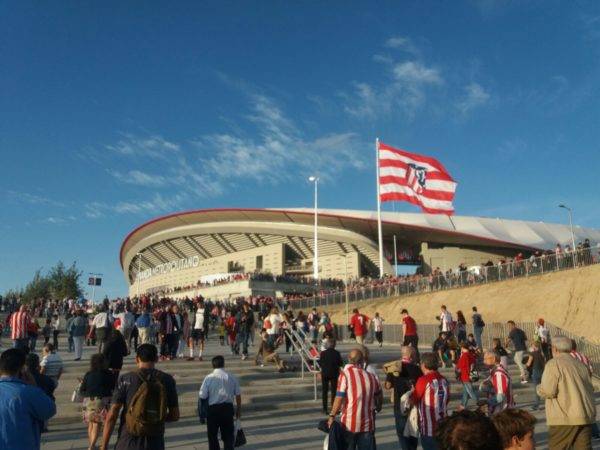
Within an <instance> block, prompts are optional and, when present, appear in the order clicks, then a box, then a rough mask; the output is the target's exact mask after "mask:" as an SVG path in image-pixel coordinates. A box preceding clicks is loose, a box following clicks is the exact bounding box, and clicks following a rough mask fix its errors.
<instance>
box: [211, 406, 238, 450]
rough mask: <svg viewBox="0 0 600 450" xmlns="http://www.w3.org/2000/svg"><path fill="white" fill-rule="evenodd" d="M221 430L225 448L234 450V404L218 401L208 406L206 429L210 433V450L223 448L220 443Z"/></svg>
mask: <svg viewBox="0 0 600 450" xmlns="http://www.w3.org/2000/svg"><path fill="white" fill-rule="evenodd" d="M219 430H221V439H223V448H224V449H225V450H233V443H234V436H233V432H234V427H233V404H232V403H218V404H216V405H210V406H209V407H208V414H207V416H206V431H207V433H208V450H221V446H220V445H219Z"/></svg>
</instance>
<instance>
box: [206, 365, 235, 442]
mask: <svg viewBox="0 0 600 450" xmlns="http://www.w3.org/2000/svg"><path fill="white" fill-rule="evenodd" d="M212 366H213V369H214V370H213V371H212V373H210V374H208V375H207V376H206V378H205V379H204V381H203V382H202V386H201V387H200V395H199V397H200V398H199V408H198V410H199V411H200V421H201V423H203V422H202V421H203V419H206V430H207V433H208V448H209V450H219V449H220V446H219V430H221V439H222V440H223V446H224V449H225V450H234V448H233V444H234V442H235V437H234V435H233V434H234V424H233V418H234V408H233V401H234V399H235V404H236V407H235V418H236V419H239V418H240V417H241V406H242V395H241V392H240V384H239V382H238V380H237V378H236V377H235V376H233V375H232V374H230V373H229V372H227V371H225V370H224V369H223V368H224V367H225V359H224V358H223V356H221V355H219V356H215V357H214V358H213V359H212Z"/></svg>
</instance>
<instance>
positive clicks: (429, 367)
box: [411, 353, 450, 450]
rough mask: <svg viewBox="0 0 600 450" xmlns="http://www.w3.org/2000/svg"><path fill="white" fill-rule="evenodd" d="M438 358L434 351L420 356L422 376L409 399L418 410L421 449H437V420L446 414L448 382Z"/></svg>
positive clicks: (448, 393)
mask: <svg viewBox="0 0 600 450" xmlns="http://www.w3.org/2000/svg"><path fill="white" fill-rule="evenodd" d="M438 368H439V360H438V357H437V355H436V354H434V353H424V354H423V355H422V357H421V370H422V372H423V376H421V377H419V379H418V380H417V383H416V385H415V389H414V391H413V393H412V396H411V400H412V403H413V404H414V405H416V406H417V408H418V410H419V432H420V434H421V447H423V450H437V448H438V445H437V442H436V440H435V438H434V436H435V433H436V431H437V427H438V424H439V422H440V421H441V420H442V419H444V418H445V417H447V415H448V402H449V401H450V384H449V383H448V380H446V378H444V377H443V376H442V375H441V374H440V373H439V372H438Z"/></svg>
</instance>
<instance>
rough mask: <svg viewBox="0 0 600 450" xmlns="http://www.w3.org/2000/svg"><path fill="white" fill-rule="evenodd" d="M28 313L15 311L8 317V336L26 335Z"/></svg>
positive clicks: (14, 337)
mask: <svg viewBox="0 0 600 450" xmlns="http://www.w3.org/2000/svg"><path fill="white" fill-rule="evenodd" d="M29 322H30V318H29V314H28V313H27V312H25V311H17V312H15V313H13V315H12V316H11V317H10V338H11V339H13V340H14V339H25V338H26V337H27V326H28V325H29Z"/></svg>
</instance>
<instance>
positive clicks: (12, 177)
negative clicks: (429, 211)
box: [0, 0, 600, 296]
mask: <svg viewBox="0 0 600 450" xmlns="http://www.w3.org/2000/svg"><path fill="white" fill-rule="evenodd" d="M599 57H600V3H599V2H558V1H553V0H545V1H523V2H509V1H498V2H493V1H479V2H475V1H473V2H427V1H423V2H396V1H389V2H383V1H382V2H352V1H350V2H348V1H330V2H318V1H306V2H274V1H260V2H252V1H247V2H202V3H201V4H200V2H176V3H173V2H153V1H148V2H138V3H134V2H110V1H106V2H100V3H98V2H85V1H82V2H53V3H52V4H42V3H39V2H33V3H30V2H27V1H20V2H2V3H0V170H1V176H0V205H1V209H2V215H1V217H2V220H0V292H3V291H5V290H6V289H8V288H11V287H15V286H20V285H23V284H24V283H25V282H26V281H27V280H28V279H29V278H30V277H31V275H32V273H33V272H34V270H35V269H37V268H48V267H49V266H50V265H52V264H53V263H55V262H56V261H57V260H59V259H62V260H63V261H65V262H66V263H70V262H72V261H77V263H78V265H79V266H80V267H81V268H82V270H83V271H84V272H85V273H86V274H87V273H88V272H101V273H103V274H104V276H105V283H106V285H105V288H104V289H103V290H102V291H101V292H100V295H103V294H105V293H107V294H108V295H109V296H115V295H118V294H124V293H125V291H126V284H125V280H124V277H123V275H122V272H121V270H120V267H119V263H118V252H119V247H120V244H121V242H122V240H123V238H124V237H125V236H126V235H127V233H128V232H129V231H130V230H131V229H133V228H134V227H135V226H137V225H139V224H140V223H142V222H145V221H147V220H149V219H151V218H153V217H155V216H158V215H162V214H166V213H170V212H173V211H177V210H184V209H194V208H212V207H235V206H247V207H285V206H310V205H311V202H312V199H311V194H312V191H311V187H310V185H309V184H308V183H307V181H306V178H307V176H308V175H310V174H313V173H318V174H319V175H320V176H321V178H322V180H323V181H322V184H321V191H320V202H321V205H322V206H323V207H328V208H357V209H370V208H374V206H375V194H374V189H375V185H374V150H373V141H374V138H375V136H379V137H380V138H381V139H382V140H383V141H384V142H386V143H389V144H391V145H395V146H397V147H400V148H404V149H407V150H409V151H414V152H419V153H424V154H428V155H431V156H435V157H437V158H438V159H440V160H441V161H442V162H443V163H444V165H445V166H446V167H447V168H448V170H449V171H450V173H451V174H452V175H453V176H454V178H455V179H456V180H457V181H458V182H459V186H458V190H457V196H456V200H455V207H456V213H457V214H462V215H479V216H491V217H504V218H519V219H529V220H543V221H550V222H564V221H565V215H564V211H561V210H559V209H557V208H556V205H557V204H558V203H560V202H566V203H568V204H569V205H571V206H572V207H573V208H574V212H575V222H576V223H577V224H579V225H582V226H590V227H600V212H599V210H598V207H597V205H598V202H597V201H598V187H597V181H596V180H597V179H598V174H599V172H600V144H599V142H600V126H599V125H600V103H599V100H600V89H599V85H598V80H600V58H599ZM391 207H392V206H391V205H386V206H385V208H386V209H391ZM395 208H396V210H399V211H416V209H415V208H414V207H412V206H410V205H404V204H396V205H395Z"/></svg>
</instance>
